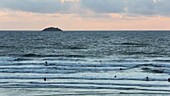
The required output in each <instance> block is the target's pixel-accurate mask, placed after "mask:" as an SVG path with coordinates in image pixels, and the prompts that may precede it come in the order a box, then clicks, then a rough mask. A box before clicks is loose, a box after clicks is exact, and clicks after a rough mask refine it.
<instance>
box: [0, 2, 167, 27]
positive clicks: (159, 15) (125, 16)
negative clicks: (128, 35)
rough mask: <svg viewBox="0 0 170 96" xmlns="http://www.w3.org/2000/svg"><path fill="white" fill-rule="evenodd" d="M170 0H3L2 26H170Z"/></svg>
mask: <svg viewBox="0 0 170 96" xmlns="http://www.w3.org/2000/svg"><path fill="white" fill-rule="evenodd" d="M169 10H170V0H0V30H27V29H28V30H40V29H43V28H45V27H49V26H54V27H59V28H61V29H64V30H170V11H169Z"/></svg>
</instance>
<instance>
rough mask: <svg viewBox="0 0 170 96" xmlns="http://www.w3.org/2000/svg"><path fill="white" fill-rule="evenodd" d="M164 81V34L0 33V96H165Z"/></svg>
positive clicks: (169, 86)
mask: <svg viewBox="0 0 170 96" xmlns="http://www.w3.org/2000/svg"><path fill="white" fill-rule="evenodd" d="M168 78H170V32H168V31H64V32H38V31H10V32H8V31H1V32H0V96H82V95H85V96H106V95H107V96H137V95H139V96H146V95H148V96H160V95H164V96H166V95H170V82H168Z"/></svg>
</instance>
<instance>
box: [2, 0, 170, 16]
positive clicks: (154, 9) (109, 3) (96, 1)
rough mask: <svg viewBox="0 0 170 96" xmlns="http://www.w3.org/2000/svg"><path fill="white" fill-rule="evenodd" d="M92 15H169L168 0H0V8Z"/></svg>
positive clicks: (169, 1)
mask: <svg viewBox="0 0 170 96" xmlns="http://www.w3.org/2000/svg"><path fill="white" fill-rule="evenodd" d="M3 9H9V10H15V11H24V12H34V13H63V14H78V15H83V16H84V15H87V16H90V15H89V14H93V15H92V16H95V14H96V16H97V15H101V16H103V14H113V13H116V14H126V15H129V16H131V15H140V16H141V15H142V16H153V15H154V16H155V15H160V16H170V11H169V9H170V0H0V10H3Z"/></svg>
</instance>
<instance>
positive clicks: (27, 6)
mask: <svg viewBox="0 0 170 96" xmlns="http://www.w3.org/2000/svg"><path fill="white" fill-rule="evenodd" d="M72 4H73V2H70V0H69V2H67V0H66V1H63V0H62V1H60V0H0V8H1V9H10V10H17V11H26V12H35V13H57V12H58V13H60V12H61V13H62V12H65V13H68V12H70V8H71V7H72Z"/></svg>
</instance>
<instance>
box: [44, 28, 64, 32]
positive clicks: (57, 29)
mask: <svg viewBox="0 0 170 96" xmlns="http://www.w3.org/2000/svg"><path fill="white" fill-rule="evenodd" d="M42 31H63V30H61V29H59V28H57V27H48V28H45V29H43V30H42Z"/></svg>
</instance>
